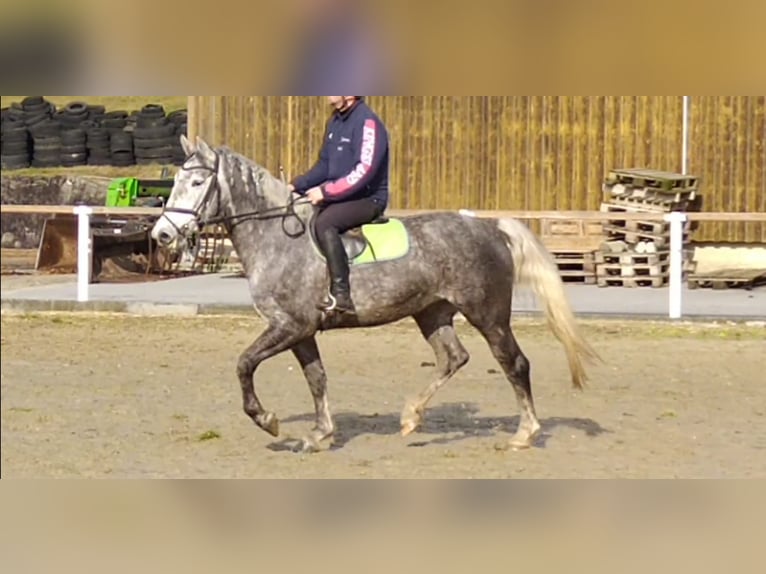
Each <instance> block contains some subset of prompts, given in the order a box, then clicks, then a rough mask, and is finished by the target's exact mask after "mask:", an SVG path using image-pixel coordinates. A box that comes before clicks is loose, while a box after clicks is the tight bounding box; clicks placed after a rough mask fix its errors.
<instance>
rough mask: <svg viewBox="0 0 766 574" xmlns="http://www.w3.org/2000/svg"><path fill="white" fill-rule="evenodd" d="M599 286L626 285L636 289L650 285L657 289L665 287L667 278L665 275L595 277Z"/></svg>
mask: <svg viewBox="0 0 766 574" xmlns="http://www.w3.org/2000/svg"><path fill="white" fill-rule="evenodd" d="M597 283H598V286H599V287H602V288H603V287H627V288H630V289H636V288H638V287H652V288H653V289H659V288H661V287H665V285H666V284H667V278H665V277H599V278H598V279H597Z"/></svg>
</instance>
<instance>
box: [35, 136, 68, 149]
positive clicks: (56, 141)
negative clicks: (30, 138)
mask: <svg viewBox="0 0 766 574" xmlns="http://www.w3.org/2000/svg"><path fill="white" fill-rule="evenodd" d="M62 145H63V144H62V143H61V138H59V137H56V136H49V137H44V138H35V140H34V150H35V153H37V152H38V151H51V150H61V148H62Z"/></svg>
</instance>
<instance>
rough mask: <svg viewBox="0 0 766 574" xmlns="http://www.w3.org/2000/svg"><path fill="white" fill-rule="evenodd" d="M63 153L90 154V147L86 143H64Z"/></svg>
mask: <svg viewBox="0 0 766 574" xmlns="http://www.w3.org/2000/svg"><path fill="white" fill-rule="evenodd" d="M61 153H62V154H64V153H66V154H73V153H84V154H86V155H87V154H88V148H86V147H85V144H78V145H62V146H61Z"/></svg>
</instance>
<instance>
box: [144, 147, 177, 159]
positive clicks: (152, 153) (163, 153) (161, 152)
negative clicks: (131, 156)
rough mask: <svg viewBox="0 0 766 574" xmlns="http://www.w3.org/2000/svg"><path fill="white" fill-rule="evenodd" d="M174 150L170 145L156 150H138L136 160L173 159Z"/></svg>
mask: <svg viewBox="0 0 766 574" xmlns="http://www.w3.org/2000/svg"><path fill="white" fill-rule="evenodd" d="M172 156H173V148H172V147H171V146H169V145H166V146H162V147H155V148H146V149H141V148H136V159H138V158H141V159H154V158H158V157H172Z"/></svg>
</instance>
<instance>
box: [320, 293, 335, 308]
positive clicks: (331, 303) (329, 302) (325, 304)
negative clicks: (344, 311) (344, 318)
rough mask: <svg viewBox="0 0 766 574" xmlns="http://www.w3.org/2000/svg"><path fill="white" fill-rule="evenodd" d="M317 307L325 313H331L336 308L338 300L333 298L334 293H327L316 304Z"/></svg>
mask: <svg viewBox="0 0 766 574" xmlns="http://www.w3.org/2000/svg"><path fill="white" fill-rule="evenodd" d="M317 308H318V309H319V310H320V311H324V312H325V313H332V312H333V311H335V310H336V309H337V308H338V300H337V299H336V298H335V295H333V294H332V293H328V294H327V298H326V299H325V300H324V301H322V302H321V303H320V304H319V305H317Z"/></svg>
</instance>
